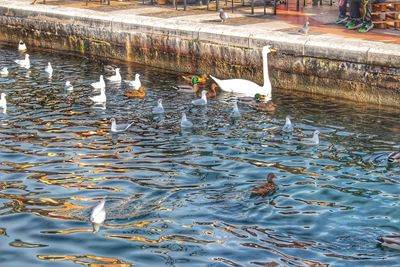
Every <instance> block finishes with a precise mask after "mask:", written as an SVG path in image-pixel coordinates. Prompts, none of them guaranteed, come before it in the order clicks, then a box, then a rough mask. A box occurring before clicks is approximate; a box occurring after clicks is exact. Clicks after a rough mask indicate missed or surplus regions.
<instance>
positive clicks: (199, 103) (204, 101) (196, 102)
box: [192, 90, 207, 106]
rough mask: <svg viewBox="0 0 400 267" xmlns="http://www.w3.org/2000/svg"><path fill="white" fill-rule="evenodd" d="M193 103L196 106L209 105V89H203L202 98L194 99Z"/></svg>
mask: <svg viewBox="0 0 400 267" xmlns="http://www.w3.org/2000/svg"><path fill="white" fill-rule="evenodd" d="M192 104H193V105H195V106H204V105H207V91H206V90H203V91H201V98H199V99H196V100H192Z"/></svg>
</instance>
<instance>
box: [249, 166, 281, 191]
mask: <svg viewBox="0 0 400 267" xmlns="http://www.w3.org/2000/svg"><path fill="white" fill-rule="evenodd" d="M274 178H276V176H275V174H273V173H272V172H271V173H268V175H267V182H266V183H263V184H260V185H258V186H256V187H254V188H253V189H252V190H251V192H252V193H253V194H255V195H257V196H259V197H264V196H266V195H268V194H271V193H273V192H275V190H276V184H275V183H274V181H273V179H274Z"/></svg>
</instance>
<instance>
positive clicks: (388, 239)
mask: <svg viewBox="0 0 400 267" xmlns="http://www.w3.org/2000/svg"><path fill="white" fill-rule="evenodd" d="M378 243H379V244H380V245H381V246H383V247H387V248H392V249H397V250H400V235H387V236H380V237H378Z"/></svg>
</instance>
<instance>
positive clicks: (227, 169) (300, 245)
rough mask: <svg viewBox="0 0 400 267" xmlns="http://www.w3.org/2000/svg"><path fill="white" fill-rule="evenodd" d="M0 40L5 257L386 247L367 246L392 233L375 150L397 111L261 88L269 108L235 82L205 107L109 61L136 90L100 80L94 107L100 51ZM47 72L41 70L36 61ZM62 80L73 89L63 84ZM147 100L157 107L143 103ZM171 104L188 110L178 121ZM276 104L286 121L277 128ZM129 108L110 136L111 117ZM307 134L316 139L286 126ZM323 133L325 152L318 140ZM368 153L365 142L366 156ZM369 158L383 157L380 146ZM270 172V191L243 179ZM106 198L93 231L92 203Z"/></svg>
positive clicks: (390, 170) (218, 259)
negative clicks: (189, 127) (23, 49)
mask: <svg viewBox="0 0 400 267" xmlns="http://www.w3.org/2000/svg"><path fill="white" fill-rule="evenodd" d="M29 53H30V55H31V65H32V66H31V68H30V69H29V70H26V69H23V68H19V67H17V65H16V64H15V63H14V62H13V60H14V59H17V58H23V55H22V54H19V53H18V52H16V49H14V47H12V48H10V47H5V46H4V45H3V46H0V65H3V66H8V67H9V71H10V74H9V75H8V76H6V77H4V76H2V77H0V92H5V93H6V94H7V99H8V109H7V113H6V114H3V113H1V114H0V122H1V125H0V138H1V139H0V147H1V149H0V251H1V254H0V262H1V264H0V265H3V264H5V263H7V264H6V265H4V266H28V265H29V266H76V265H78V266H79V265H83V266H133V265H135V266H149V265H153V266H165V265H170V266H278V265H281V266H328V265H330V266H332V265H333V266H377V265H378V264H379V265H387V266H390V265H392V266H393V265H396V264H399V262H400V252H396V251H392V250H384V249H382V248H380V247H378V246H377V245H376V241H375V239H376V237H377V236H379V235H381V234H389V233H400V224H399V218H400V208H399V207H398V206H399V203H400V202H399V180H400V175H399V174H400V167H399V165H396V164H394V165H388V164H387V163H386V161H385V160H380V157H379V155H383V154H380V153H387V152H389V151H394V150H400V146H399V144H400V135H399V133H400V128H399V125H400V123H399V122H400V113H399V111H391V110H386V111H385V110H379V109H373V108H371V107H363V106H359V107H356V106H350V105H346V104H343V103H335V102H327V101H321V99H316V98H310V97H304V96H299V95H295V94H283V93H281V92H278V90H275V92H274V101H275V102H276V103H277V105H278V108H277V111H276V112H275V113H270V114H266V113H264V114H263V113H259V112H255V111H254V110H253V109H251V108H250V107H248V106H246V105H245V104H243V103H239V109H240V110H241V112H242V117H241V119H240V120H237V121H232V120H231V119H230V117H229V113H230V111H231V103H232V100H233V99H234V96H232V95H230V94H221V95H219V96H218V97H217V98H216V99H212V100H210V101H209V105H208V106H207V107H206V108H195V107H193V106H191V105H190V104H189V103H190V101H191V100H192V99H194V98H195V96H194V95H193V94H191V93H184V92H181V91H178V90H177V86H176V85H177V84H182V83H183V81H182V80H181V78H180V75H178V74H171V73H165V72H160V71H159V70H155V69H152V68H148V67H144V66H136V65H127V64H123V63H119V64H118V65H119V66H120V67H121V73H122V76H123V78H124V79H127V78H129V79H133V76H134V74H135V73H140V74H141V77H142V83H143V84H144V85H145V87H146V88H147V95H146V97H145V98H143V99H139V98H136V99H128V98H126V97H125V96H124V95H123V92H124V90H126V88H125V87H124V86H123V85H119V84H111V83H107V89H106V94H107V98H108V101H107V106H106V108H105V109H103V108H101V107H94V106H93V105H92V103H91V101H90V100H89V99H88V96H90V95H94V94H98V92H95V91H94V90H93V89H92V88H91V87H90V83H92V82H94V81H96V80H98V77H99V74H105V76H111V75H112V73H106V72H105V71H104V64H110V62H96V61H91V60H88V59H82V58H74V57H70V56H65V55H60V54H52V53H46V52H40V51H29ZM48 61H50V62H52V63H53V67H54V74H53V77H52V79H48V77H47V75H46V74H45V72H44V68H45V67H46V65H47V62H48ZM66 80H70V81H71V82H72V84H73V85H74V91H73V92H67V91H65V90H64V83H65V81H66ZM158 98H162V99H163V103H164V107H165V109H166V114H165V116H163V117H153V116H152V114H151V109H152V107H154V106H155V105H156V102H157V99H158ZM182 112H186V113H187V114H188V118H189V119H191V120H192V121H193V122H194V123H195V127H194V129H193V131H185V132H181V131H180V128H179V120H180V116H181V113H182ZM286 115H290V116H291V117H292V121H293V123H294V125H295V128H296V131H295V132H294V133H293V134H292V135H283V134H281V132H280V131H279V129H280V127H281V126H282V125H283V124H284V120H285V117H286ZM111 117H115V118H116V119H117V122H130V121H133V122H135V123H134V126H133V127H132V128H131V131H129V132H127V133H123V134H119V135H112V134H110V131H109V127H110V122H109V120H110V118H111ZM313 130H319V131H320V132H321V144H320V145H318V146H305V145H302V144H301V143H300V142H299V138H301V137H304V136H311V134H312V132H313ZM331 144H334V145H335V148H336V149H335V150H331V149H329V146H330V145H331ZM376 155H378V156H376ZM382 158H383V157H382ZM269 172H273V173H275V174H276V176H277V179H276V183H277V184H278V189H277V191H276V192H275V193H274V194H272V195H268V196H265V197H257V196H254V195H252V194H251V189H252V188H254V187H255V186H257V185H259V184H260V183H262V182H264V181H265V177H266V174H267V173H269ZM103 197H106V198H107V203H106V208H107V220H106V221H105V224H104V225H103V226H102V227H101V229H100V231H99V232H97V233H93V232H92V227H91V225H90V223H89V219H88V218H89V215H90V212H91V209H92V207H93V206H94V205H96V204H97V203H98V202H99V201H100V200H101V199H102V198H103Z"/></svg>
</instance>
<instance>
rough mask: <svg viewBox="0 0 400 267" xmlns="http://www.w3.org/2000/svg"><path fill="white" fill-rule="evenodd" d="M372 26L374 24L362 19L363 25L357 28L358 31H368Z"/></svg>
mask: <svg viewBox="0 0 400 267" xmlns="http://www.w3.org/2000/svg"><path fill="white" fill-rule="evenodd" d="M373 27H374V24H373V23H372V22H370V21H364V23H363V25H362V26H361V27H360V28H359V29H358V32H362V33H365V32H369V31H370V30H371V29H372V28H373Z"/></svg>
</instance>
